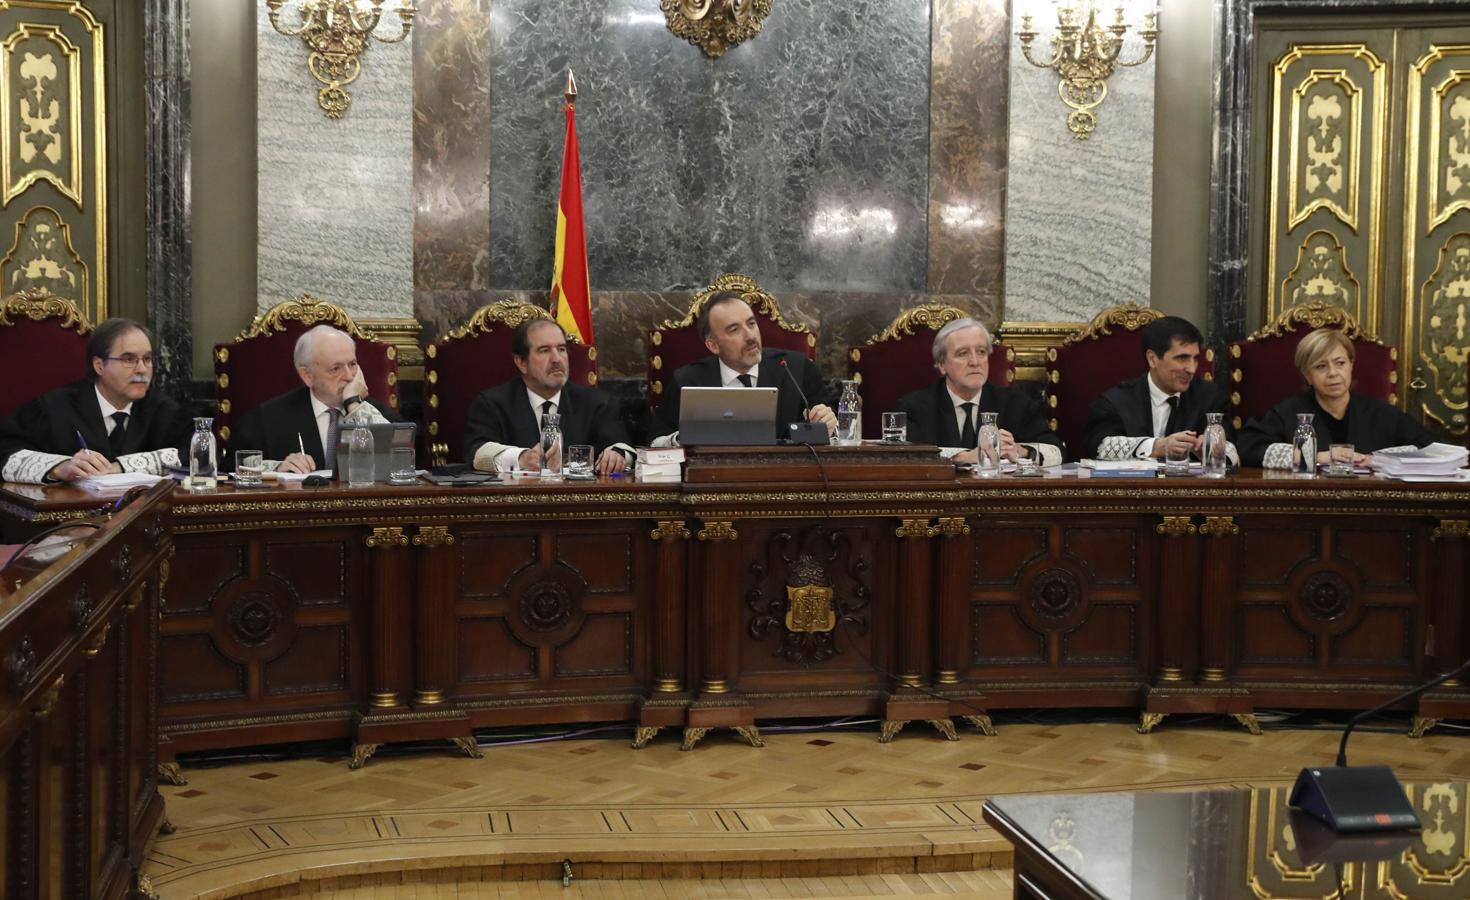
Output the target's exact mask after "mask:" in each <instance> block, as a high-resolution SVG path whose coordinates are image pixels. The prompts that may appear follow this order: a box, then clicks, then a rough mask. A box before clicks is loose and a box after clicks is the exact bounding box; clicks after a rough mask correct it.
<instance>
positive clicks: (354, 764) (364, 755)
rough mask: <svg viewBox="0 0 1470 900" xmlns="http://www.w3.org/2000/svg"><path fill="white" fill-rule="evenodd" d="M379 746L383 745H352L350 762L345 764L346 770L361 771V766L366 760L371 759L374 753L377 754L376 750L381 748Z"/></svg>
mask: <svg viewBox="0 0 1470 900" xmlns="http://www.w3.org/2000/svg"><path fill="white" fill-rule="evenodd" d="M381 746H383V745H382V744H353V745H352V760H351V761H350V762H348V763H347V768H349V769H361V768H362V767H363V765H364V764H365V763H367V761H368V759H369V758H370V757H372V755H373V754H374V753H377V752H378V748H379V747H381Z"/></svg>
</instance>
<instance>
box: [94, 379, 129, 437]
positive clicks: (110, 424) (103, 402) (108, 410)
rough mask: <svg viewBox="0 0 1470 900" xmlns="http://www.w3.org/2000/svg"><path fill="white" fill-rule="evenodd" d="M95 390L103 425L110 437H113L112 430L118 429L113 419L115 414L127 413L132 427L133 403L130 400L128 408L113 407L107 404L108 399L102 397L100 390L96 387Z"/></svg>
mask: <svg viewBox="0 0 1470 900" xmlns="http://www.w3.org/2000/svg"><path fill="white" fill-rule="evenodd" d="M93 390H94V391H97V406H98V407H100V408H101V409H102V424H103V425H104V426H106V428H107V436H108V437H112V430H113V429H114V428H116V427H117V420H116V419H114V418H113V417H112V414H113V413H127V414H128V423H129V424H130V425H131V423H132V421H133V401H131V400H129V401H128V402H127V405H126V406H113V405H112V404H111V403H108V402H107V398H106V397H104V396H102V391H101V390H100V389H98V388H95V387H94V388H93Z"/></svg>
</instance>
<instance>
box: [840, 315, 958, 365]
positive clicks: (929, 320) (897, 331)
mask: <svg viewBox="0 0 1470 900" xmlns="http://www.w3.org/2000/svg"><path fill="white" fill-rule="evenodd" d="M968 315H969V313H967V312H965V311H964V310H962V309H958V308H956V307H953V306H945V305H943V304H940V303H926V304H924V305H923V306H916V307H914V308H913V309H906V310H904V311H903V312H901V313H899V314H898V318H896V319H894V320H893V321H892V322H890V323H888V327H887V328H885V329H883V331H882V332H880V333H879V334H875V335H873V336H872V337H870V338H868V343H870V344H877V343H879V342H881V341H896V340H899V339H900V338H902V337H904V336H912V335H913V334H915V333H916V329H919V328H926V329H928V330H930V331H938V330H939V329H941V328H943V327H944V326H945V325H948V324H949V323H950V322H953V321H955V320H956V319H963V318H965V317H966V316H968ZM852 352H853V353H857V352H858V351H857V350H853V351H852ZM853 361H854V362H856V361H857V357H853Z"/></svg>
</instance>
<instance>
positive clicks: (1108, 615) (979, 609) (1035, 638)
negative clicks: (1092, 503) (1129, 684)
mask: <svg viewBox="0 0 1470 900" xmlns="http://www.w3.org/2000/svg"><path fill="white" fill-rule="evenodd" d="M981 525H982V527H981V529H980V530H979V533H978V534H977V535H976V539H975V557H976V562H975V569H976V576H977V577H976V578H975V579H974V580H973V585H972V586H973V588H974V590H973V594H972V598H971V605H970V617H969V622H970V653H969V660H970V665H971V667H972V668H971V674H972V675H973V676H976V677H980V675H981V673H980V672H979V671H977V670H983V669H987V668H989V669H993V670H994V671H995V672H997V673H999V672H1002V671H1014V670H1016V669H1017V668H1025V667H1030V668H1035V669H1038V670H1048V669H1050V670H1056V669H1063V668H1066V669H1070V668H1073V667H1086V668H1088V669H1091V670H1094V671H1096V672H1098V673H1099V674H1103V673H1134V672H1137V671H1138V670H1139V669H1140V667H1141V666H1142V658H1143V654H1144V646H1145V643H1144V636H1145V633H1146V632H1145V625H1146V619H1145V615H1144V612H1143V604H1144V579H1143V577H1142V573H1143V572H1144V571H1147V568H1148V560H1149V559H1151V556H1150V555H1149V554H1148V552H1147V550H1146V547H1145V546H1144V545H1141V544H1140V537H1139V535H1140V534H1146V533H1147V532H1143V531H1141V530H1139V529H1135V528H1131V527H1130V528H1123V527H1117V526H1116V525H1112V526H1111V527H1103V526H1102V525H1101V524H1095V523H1090V522H1086V521H1079V522H1076V523H1075V524H1074V523H1067V524H1064V525H1063V524H1052V525H1046V526H1039V525H1037V524H1035V523H1032V522H1027V521H1025V520H1010V519H1006V520H1001V519H990V520H981Z"/></svg>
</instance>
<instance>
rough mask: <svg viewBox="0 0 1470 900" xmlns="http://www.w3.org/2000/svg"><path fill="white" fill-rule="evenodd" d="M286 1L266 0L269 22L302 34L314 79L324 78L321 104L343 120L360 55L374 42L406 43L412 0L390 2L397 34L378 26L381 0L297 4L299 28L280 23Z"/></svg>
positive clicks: (289, 32) (307, 0) (288, 34)
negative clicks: (394, 15)
mask: <svg viewBox="0 0 1470 900" xmlns="http://www.w3.org/2000/svg"><path fill="white" fill-rule="evenodd" d="M285 3H286V0H265V5H266V7H267V8H268V9H269V10H270V22H271V27H272V28H274V29H275V30H276V32H277V33H279V34H282V35H284V36H286V37H299V38H301V41H302V43H304V44H306V47H307V49H308V50H310V51H311V55H310V56H308V57H307V60H306V66H307V69H308V70H309V71H310V72H311V75H312V77H313V78H315V79H316V80H317V81H319V82H321V84H322V88H321V90H319V91H317V104H318V105H319V106H321V108H322V112H324V113H326V114H327V118H329V119H340V118H342V115H343V114H344V113H346V112H347V110H348V108H349V107H350V106H351V105H352V95H351V94H350V93H348V91H347V85H349V84H351V83H352V82H354V81H356V80H357V76H358V75H359V74H361V72H362V60H361V56H362V54H363V53H364V52H366V51H367V48H368V47H369V46H370V45H371V44H372V42H373V41H375V40H376V41H378V42H380V43H384V44H398V43H402V42H403V40H404V39H405V38H407V37H408V32H409V30H410V29H411V28H413V17H414V15H415V14H416V13H417V12H418V10H417V9H415V8H414V7H413V5H412V4H411V3H407V2H405V3H404V4H403V5H402V6H394V7H392V11H393V12H396V13H397V14H398V19H399V25H400V26H401V30H400V31H399V33H398V34H396V35H395V34H393V33H391V32H383V31H379V30H378V25H379V23H380V22H381V21H382V16H383V11H384V10H383V0H372V5H371V6H366V5H363V4H360V3H358V2H357V0H305V2H304V3H302V4H301V6H300V7H299V11H300V21H299V23H298V24H297V25H296V26H295V27H288V26H285V25H283V24H282V23H281V7H282V6H284V5H285Z"/></svg>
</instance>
